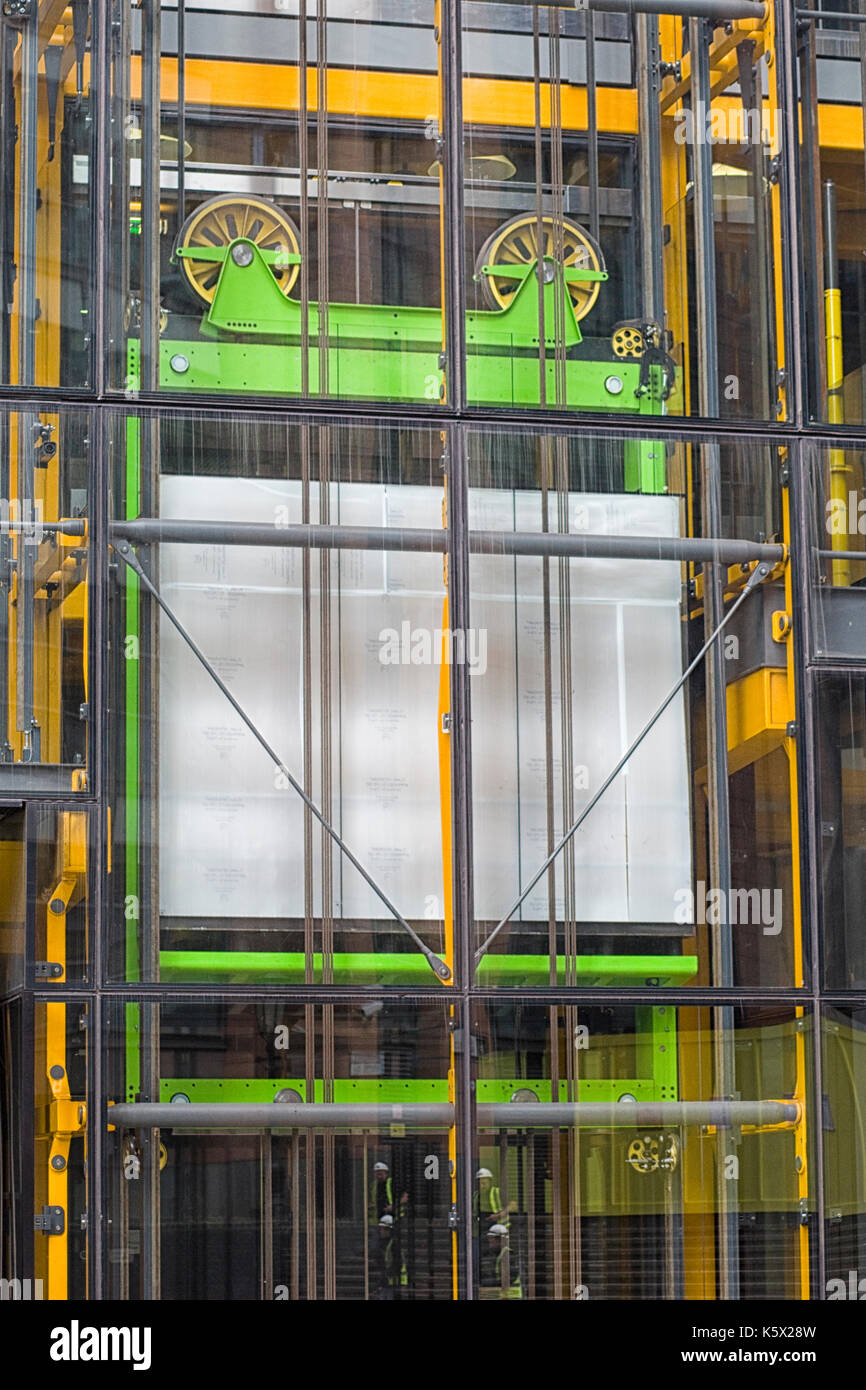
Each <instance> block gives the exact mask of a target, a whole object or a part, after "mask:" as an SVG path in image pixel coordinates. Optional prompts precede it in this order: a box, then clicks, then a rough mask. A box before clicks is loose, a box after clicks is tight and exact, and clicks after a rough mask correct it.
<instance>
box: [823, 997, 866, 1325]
mask: <svg viewBox="0 0 866 1390" xmlns="http://www.w3.org/2000/svg"><path fill="white" fill-rule="evenodd" d="M864 1023H866V1009H864V1007H863V1006H862V1005H859V1006H858V1005H855V1006H854V1007H852V1008H850V1009H837V1008H833V1009H825V1011H824V1021H823V1030H822V1032H823V1039H824V1043H823V1047H824V1092H825V1096H824V1183H825V1189H826V1191H825V1202H826V1218H825V1226H824V1230H825V1244H826V1256H825V1259H826V1273H827V1282H826V1285H825V1289H824V1296H825V1297H826V1298H827V1299H828V1300H830V1301H833V1302H837V1301H839V1300H840V1299H854V1300H855V1301H860V1300H862V1299H863V1297H864V1295H866V1273H864V1271H866V1248H864V1240H866V1229H864V1219H863V1212H864V1207H866V1191H864V1182H866V1179H864V1171H863V1149H864V1144H866V1132H864V1128H863V1090H864V1064H866V1052H864V1044H866V1032H864Z"/></svg>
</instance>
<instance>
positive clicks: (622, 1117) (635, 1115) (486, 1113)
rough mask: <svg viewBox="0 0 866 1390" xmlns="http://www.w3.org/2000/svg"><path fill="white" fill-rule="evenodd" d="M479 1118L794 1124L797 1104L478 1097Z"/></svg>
mask: <svg viewBox="0 0 866 1390" xmlns="http://www.w3.org/2000/svg"><path fill="white" fill-rule="evenodd" d="M477 1114H478V1124H479V1126H480V1127H482V1128H484V1127H485V1126H488V1127H490V1128H491V1129H502V1128H506V1129H550V1128H551V1127H559V1128H571V1127H572V1126H574V1127H576V1128H580V1129H586V1128H589V1127H593V1128H594V1127H595V1126H599V1127H603V1128H604V1127H608V1126H613V1127H615V1128H618V1129H643V1128H654V1127H655V1128H659V1127H661V1128H667V1127H668V1126H670V1125H719V1126H720V1127H724V1128H727V1127H728V1126H730V1125H780V1124H784V1125H794V1124H796V1123H797V1121H798V1120H799V1118H800V1108H799V1106H798V1105H796V1104H795V1103H794V1102H793V1101H791V1102H790V1103H789V1102H787V1101H780V1100H754V1101H749V1100H666V1101H637V1102H632V1101H575V1102H573V1103H569V1102H562V1101H560V1102H556V1101H539V1102H538V1103H537V1104H532V1103H531V1102H525V1101H519V1102H518V1101H506V1102H504V1103H498V1104H497V1103H495V1102H494V1103H482V1104H480V1105H478V1107H477Z"/></svg>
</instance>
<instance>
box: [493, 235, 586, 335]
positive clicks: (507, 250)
mask: <svg viewBox="0 0 866 1390" xmlns="http://www.w3.org/2000/svg"><path fill="white" fill-rule="evenodd" d="M558 240H559V238H558V236H557V234H556V229H555V226H554V219H553V218H552V217H550V216H545V217H543V218H542V219H541V251H540V254H539V239H538V218H537V217H536V216H535V214H534V213H522V214H521V215H520V216H519V217H512V218H511V220H510V221H509V222H505V223H503V225H502V226H501V227H500V228H499V229H498V230H497V231H495V232H494V233H493V235H492V236H491V237H488V238H487V240H486V241H485V243H484V245H483V246H482V248H481V250H480V251H479V253H478V259H477V260H476V262H475V274H476V277H477V278H478V279H480V280H481V282H482V293H483V294H484V298H485V300H486V302H487V304H488V305H489V307H490V308H491V309H507V308H508V306H509V304H510V303H511V301H512V300H513V298H514V296H515V294H516V293H517V291H518V289H519V288H520V285H521V283H522V282H521V281H520V280H514V279H512V278H511V276H506V275H497V274H496V272H495V270H491V271H490V273H489V274H487V275H484V274H483V268H484V266H486V265H488V266H491V267H492V266H496V265H515V266H520V265H531V264H532V262H533V261H540V260H542V259H546V260H547V264H548V265H551V264H552V263H553V262H554V261H556V260H558V259H559V255H558V251H559V250H560V249H561V255H562V265H563V267H564V268H565V269H566V270H577V269H581V270H600V271H603V270H604V268H605V265H604V256H603V255H602V253H601V247H600V246H599V245H598V243H597V242H596V241H595V240H594V239H593V237H591V236H590V234H589V232H588V231H586V229H585V228H584V227H581V226H580V225H579V223H577V222H571V221H570V220H569V219H568V218H567V217H564V218H563V219H562V241H561V243H560V247H558V246H557V242H558ZM566 288H567V289H568V293H569V295H570V297H571V302H572V304H573V305H574V316H575V318H576V319H582V318H584V317H585V315H586V314H588V313H589V311H590V309H591V308H592V306H593V304H594V303H595V301H596V300H597V299H598V292H599V290H600V288H601V281H600V280H584V281H580V280H571V281H569V280H567V281H566Z"/></svg>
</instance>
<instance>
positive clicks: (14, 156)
mask: <svg viewBox="0 0 866 1390" xmlns="http://www.w3.org/2000/svg"><path fill="white" fill-rule="evenodd" d="M91 39H92V34H91V32H90V22H89V7H88V5H87V3H86V0H84V3H82V0H73V3H72V5H71V8H69V9H65V10H64V9H61V8H59V7H58V6H57V5H56V4H54V5H45V4H43V5H41V6H40V5H39V4H37V3H36V0H13V3H9V4H5V5H4V6H3V17H0V46H2V71H0V188H2V190H3V192H2V199H0V209H2V210H0V267H2V269H0V281H2V302H3V310H4V312H3V317H2V320H0V324H2V326H0V382H3V383H9V384H12V385H15V386H20V387H25V388H27V387H32V386H62V387H64V388H66V389H69V390H72V391H77V390H80V389H81V388H82V387H86V386H88V385H90V384H91V380H92V378H91V370H90V360H91V320H92V317H93V299H92V284H91V266H92V264H93V257H92V253H91V246H92V230H93V228H92V222H93V208H92V204H91V158H90V156H91V145H92V138H93V125H94V120H95V110H96V107H95V103H94V100H93V91H92V88H91V77H92V62H91V51H90V49H91ZM4 495H7V494H4Z"/></svg>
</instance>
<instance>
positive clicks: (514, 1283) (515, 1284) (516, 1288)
mask: <svg viewBox="0 0 866 1390" xmlns="http://www.w3.org/2000/svg"><path fill="white" fill-rule="evenodd" d="M504 1255H505V1251H504V1250H500V1252H499V1254H498V1255H497V1257H496V1279H497V1282H498V1283H499V1287H500V1297H501V1298H522V1297H523V1289H522V1288H521V1286H520V1271H519V1270H516V1271H511V1273H512V1279H511V1283H510V1284H509V1285H508V1287H507V1288H506V1289H504V1290H503V1289H502V1260H503V1257H504Z"/></svg>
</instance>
